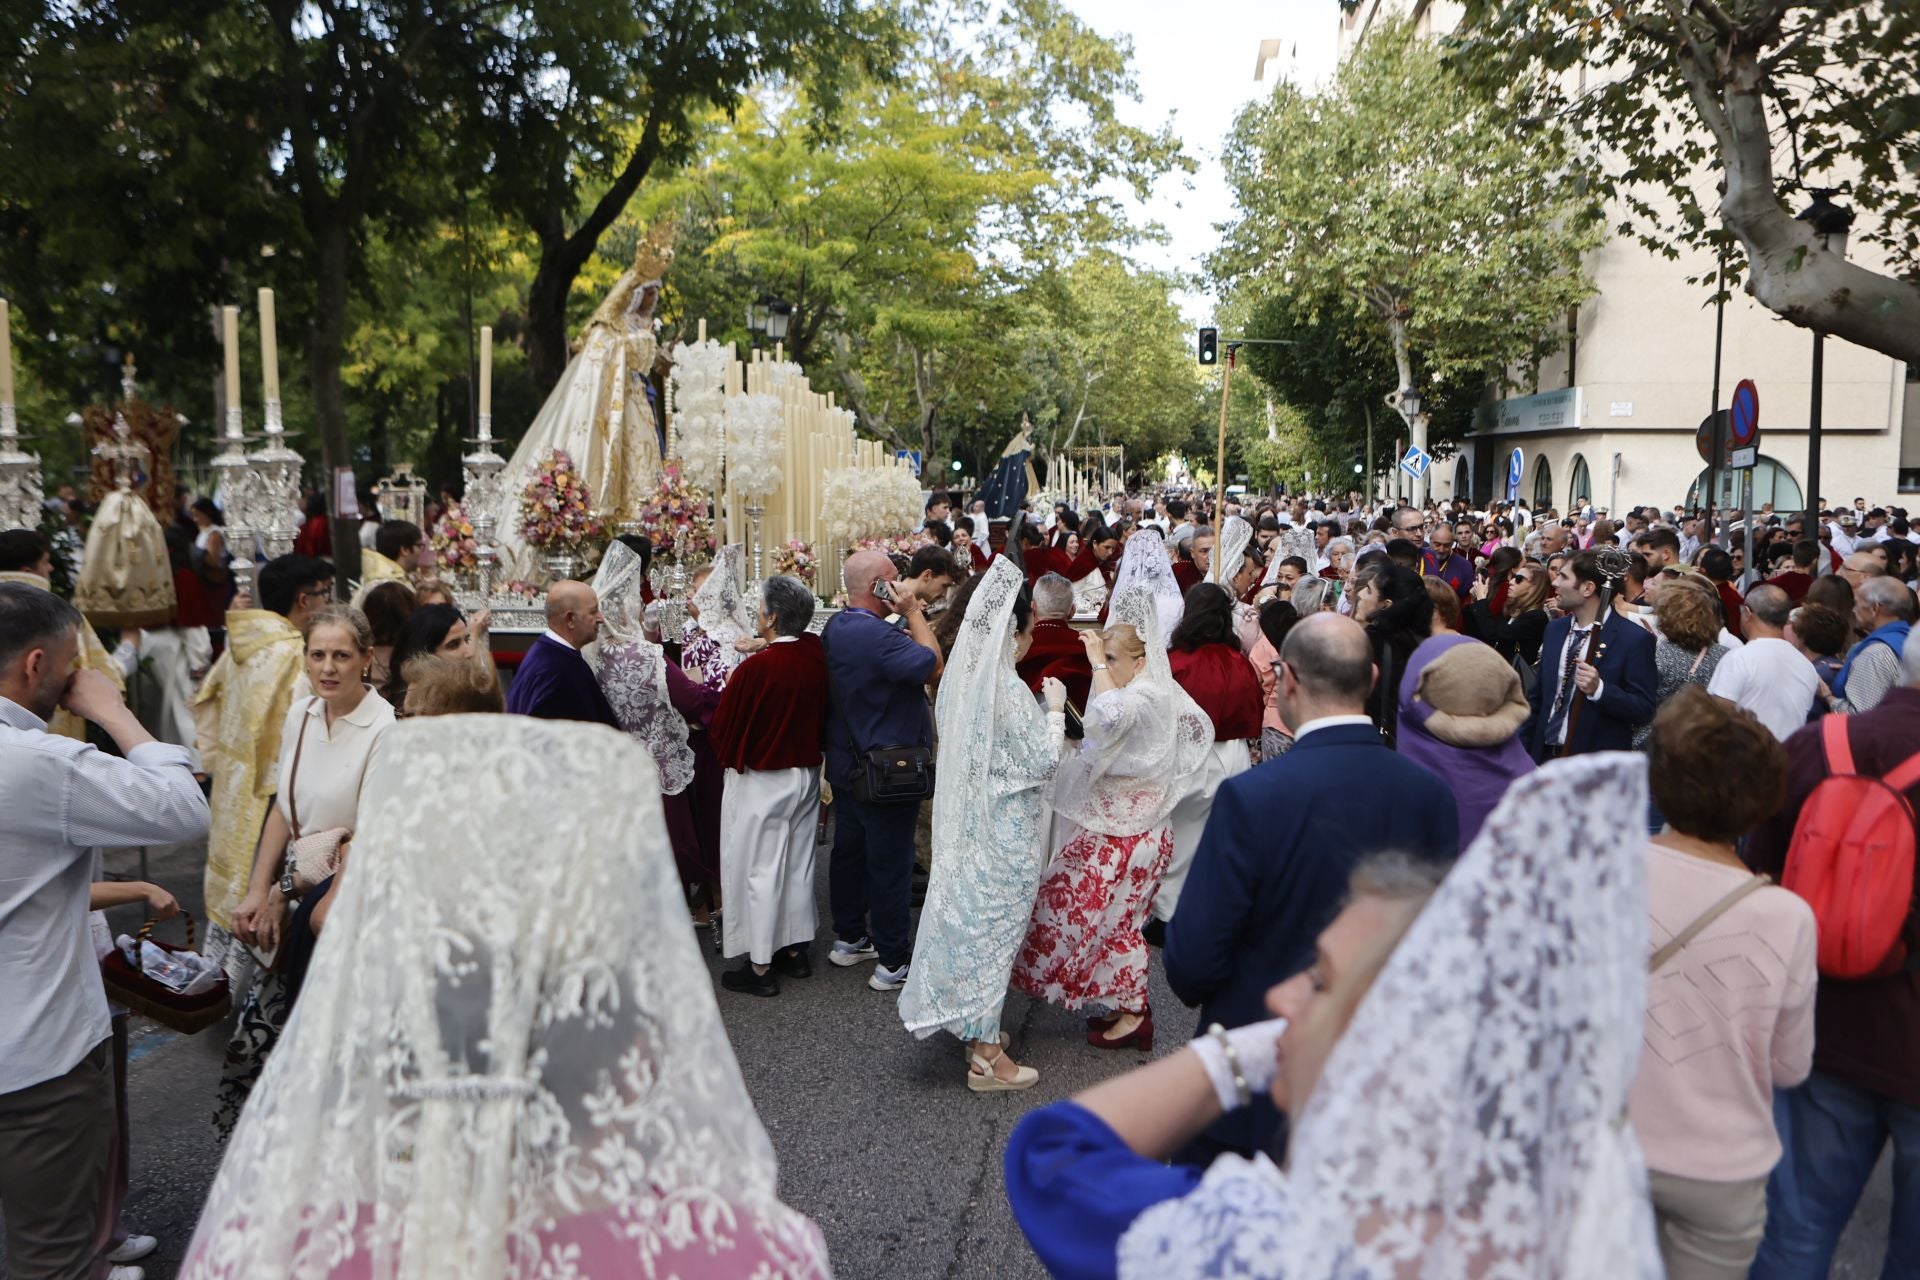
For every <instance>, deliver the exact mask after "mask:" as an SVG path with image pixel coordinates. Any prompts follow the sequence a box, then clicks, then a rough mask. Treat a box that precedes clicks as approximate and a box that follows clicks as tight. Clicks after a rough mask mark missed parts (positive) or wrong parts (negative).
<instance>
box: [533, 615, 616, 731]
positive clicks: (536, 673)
mask: <svg viewBox="0 0 1920 1280" xmlns="http://www.w3.org/2000/svg"><path fill="white" fill-rule="evenodd" d="M599 633H600V600H599V598H598V597H597V596H595V595H594V594H593V588H592V587H590V586H588V585H587V584H586V583H584V582H570V581H561V582H556V583H554V584H553V585H552V586H550V587H548V588H547V629H546V632H545V633H544V634H543V635H542V636H541V637H540V638H539V639H538V640H535V641H534V642H533V647H532V648H531V649H528V650H527V656H526V657H525V658H523V659H521V661H520V669H519V670H518V671H516V672H514V675H513V684H512V685H511V686H510V687H509V688H508V689H507V710H508V711H510V712H512V713H514V714H515V715H522V716H538V717H539V718H540V719H542V720H589V721H592V722H594V723H595V724H604V725H607V726H609V727H611V728H614V729H618V728H619V727H620V721H619V720H618V719H616V718H615V716H614V714H613V708H612V707H610V706H608V705H607V695H606V694H604V693H602V692H600V682H599V681H598V680H596V679H594V675H593V668H592V667H589V666H588V665H587V660H586V659H585V658H583V657H581V656H580V650H581V649H582V648H584V647H585V646H586V645H587V644H589V643H590V642H591V641H592V640H593V638H594V637H595V636H596V635H598V634H599Z"/></svg>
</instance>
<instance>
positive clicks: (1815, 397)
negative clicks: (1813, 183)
mask: <svg viewBox="0 0 1920 1280" xmlns="http://www.w3.org/2000/svg"><path fill="white" fill-rule="evenodd" d="M1838 190H1839V188H1837V187H1815V188H1813V190H1812V195H1813V203H1812V204H1810V205H1808V206H1807V207H1806V208H1805V209H1802V210H1801V211H1800V221H1802V222H1804V223H1806V224H1807V226H1808V227H1809V228H1810V229H1811V230H1812V232H1813V242H1814V243H1815V244H1816V245H1818V246H1820V249H1821V251H1822V252H1824V253H1833V254H1838V255H1839V256H1840V257H1841V258H1843V259H1844V258H1845V257H1846V256H1847V231H1848V229H1849V228H1851V227H1852V226H1853V210H1851V209H1849V208H1847V207H1846V206H1845V205H1842V204H1835V203H1834V202H1833V200H1832V197H1833V196H1834V195H1835V194H1836V193H1837V191H1838ZM1826 372H1827V335H1826V334H1824V333H1822V332H1820V331H1819V330H1818V329H1815V330H1814V331H1813V386H1812V388H1811V390H1810V393H1809V396H1808V401H1807V511H1808V513H1809V519H1808V520H1807V524H1808V525H1810V526H1812V525H1814V524H1815V523H1816V522H1817V521H1818V520H1819V519H1820V417H1821V403H1820V402H1821V399H1822V391H1823V388H1824V386H1825V383H1826Z"/></svg>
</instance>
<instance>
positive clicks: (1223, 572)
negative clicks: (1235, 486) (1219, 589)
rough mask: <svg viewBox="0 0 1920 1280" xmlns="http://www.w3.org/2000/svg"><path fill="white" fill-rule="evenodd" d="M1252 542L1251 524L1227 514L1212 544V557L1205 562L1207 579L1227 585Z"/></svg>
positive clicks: (1237, 570)
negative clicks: (1216, 538) (1217, 537)
mask: <svg viewBox="0 0 1920 1280" xmlns="http://www.w3.org/2000/svg"><path fill="white" fill-rule="evenodd" d="M1252 544H1253V526H1252V525H1250V524H1248V523H1247V522H1246V521H1245V520H1242V519H1241V518H1240V517H1239V516H1228V517H1227V518H1226V520H1224V521H1223V522H1222V523H1221V525H1220V537H1219V539H1218V540H1217V541H1216V542H1215V543H1214V546H1213V558H1212V559H1211V560H1209V561H1208V563H1207V581H1208V582H1215V583H1218V584H1220V585H1221V586H1223V587H1224V586H1227V585H1228V584H1230V583H1231V582H1232V581H1233V575H1234V574H1236V573H1238V572H1240V562H1241V561H1242V560H1245V559H1246V558H1247V548H1248V547H1249V546H1251V545H1252Z"/></svg>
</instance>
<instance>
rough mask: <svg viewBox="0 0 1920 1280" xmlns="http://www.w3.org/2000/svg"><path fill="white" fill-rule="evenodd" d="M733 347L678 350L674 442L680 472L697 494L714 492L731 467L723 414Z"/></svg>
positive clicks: (701, 344)
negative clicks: (695, 489)
mask: <svg viewBox="0 0 1920 1280" xmlns="http://www.w3.org/2000/svg"><path fill="white" fill-rule="evenodd" d="M732 359H733V352H732V350H731V349H730V348H728V347H725V346H722V345H721V344H720V343H718V342H715V341H713V340H712V339H708V340H707V341H705V342H698V343H694V344H693V345H692V346H688V345H687V344H686V343H684V342H683V343H680V344H678V345H677V346H675V347H674V349H673V400H674V404H675V405H676V407H677V408H678V409H679V415H678V417H676V418H675V419H674V443H675V446H676V448H677V450H678V452H679V457H680V473H681V475H683V476H684V477H685V478H686V480H687V482H688V483H689V484H691V485H692V486H693V487H695V488H697V489H705V490H707V491H708V492H715V491H717V490H718V489H719V487H720V477H721V472H722V469H723V467H724V466H725V464H726V452H727V445H726V435H725V428H724V423H723V418H722V415H723V413H724V412H725V408H726V396H725V387H726V378H727V364H728V362H729V361H731V360H732Z"/></svg>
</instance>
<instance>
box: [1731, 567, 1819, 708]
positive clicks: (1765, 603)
mask: <svg viewBox="0 0 1920 1280" xmlns="http://www.w3.org/2000/svg"><path fill="white" fill-rule="evenodd" d="M1792 614H1793V601H1792V600H1790V599H1789V598H1788V597H1787V593H1786V592H1785V591H1782V590H1781V589H1780V588H1779V587H1775V586H1770V585H1768V584H1766V583H1762V584H1760V585H1759V586H1757V587H1755V588H1754V589H1753V590H1751V591H1749V592H1747V598H1746V601H1745V603H1743V604H1742V605H1741V606H1740V629H1741V631H1742V632H1743V633H1744V634H1745V635H1746V643H1745V644H1743V645H1741V646H1740V647H1739V648H1738V649H1735V650H1733V651H1732V652H1731V653H1729V654H1727V655H1726V656H1725V657H1723V658H1721V659H1720V665H1719V666H1718V667H1716V668H1715V669H1714V672H1713V679H1712V680H1710V681H1708V682H1707V692H1708V693H1710V694H1712V695H1713V696H1714V697H1716V698H1725V699H1726V700H1727V701H1728V702H1731V703H1733V704H1734V705H1735V706H1737V707H1739V708H1741V709H1742V710H1744V711H1751V712H1752V713H1753V716H1754V718H1755V719H1756V720H1758V721H1759V722H1760V723H1761V724H1763V725H1765V726H1766V727H1767V732H1769V733H1771V734H1772V735H1773V736H1774V737H1776V738H1778V739H1780V741H1782V742H1785V741H1786V740H1787V738H1788V737H1789V736H1790V735H1791V734H1792V733H1793V731H1794V730H1796V729H1798V728H1800V727H1801V726H1802V725H1804V724H1806V722H1807V716H1808V714H1809V713H1810V712H1811V711H1812V710H1813V702H1814V698H1815V696H1816V695H1818V693H1819V692H1820V676H1819V673H1818V672H1816V671H1815V670H1814V669H1813V664H1812V663H1811V662H1808V661H1807V659H1806V657H1805V655H1803V654H1802V653H1801V652H1800V651H1799V650H1798V649H1796V648H1794V647H1793V642H1792V641H1790V640H1788V639H1787V638H1786V631H1787V619H1788V618H1789V617H1790V616H1792Z"/></svg>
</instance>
